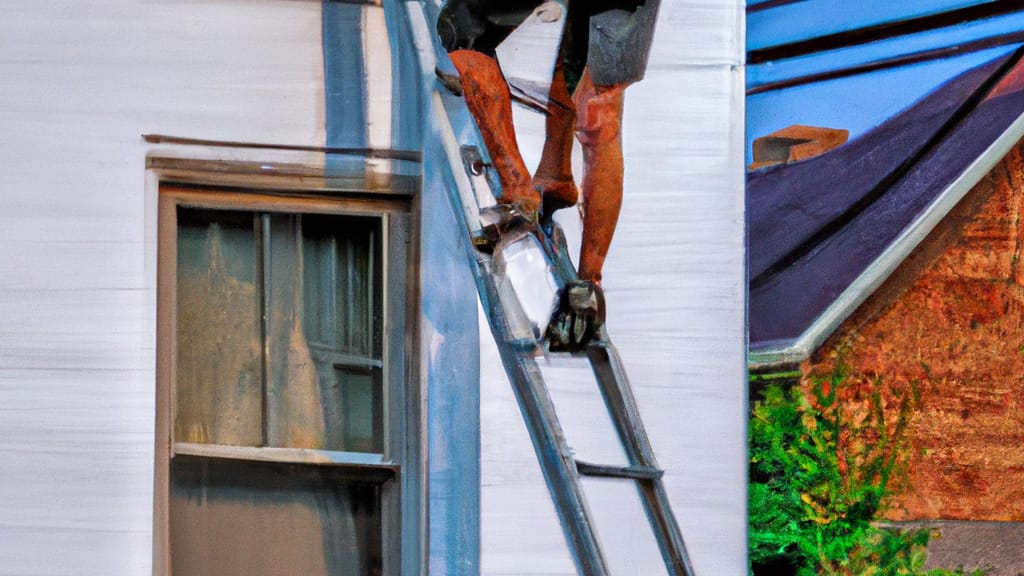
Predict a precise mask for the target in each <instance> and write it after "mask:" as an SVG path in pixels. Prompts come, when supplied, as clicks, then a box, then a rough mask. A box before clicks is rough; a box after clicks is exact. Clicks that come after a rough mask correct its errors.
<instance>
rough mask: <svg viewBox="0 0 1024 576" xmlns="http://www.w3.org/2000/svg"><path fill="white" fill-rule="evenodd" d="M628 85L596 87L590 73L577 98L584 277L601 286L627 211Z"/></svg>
mask: <svg viewBox="0 0 1024 576" xmlns="http://www.w3.org/2000/svg"><path fill="white" fill-rule="evenodd" d="M625 90H626V85H625V84H621V85H616V86H595V85H594V83H593V81H592V80H591V79H590V73H589V72H586V71H584V73H583V78H582V79H581V80H580V85H579V87H578V88H577V90H576V94H575V95H574V97H573V99H574V100H575V101H576V107H577V110H578V114H579V119H578V126H577V132H576V134H577V136H578V137H579V140H580V143H581V144H582V145H583V160H584V174H583V241H582V246H581V247H580V263H579V276H580V279H582V280H588V281H591V282H594V283H598V284H599V283H600V282H601V270H602V268H603V267H604V261H605V258H606V257H607V256H608V248H609V246H611V242H612V236H613V235H614V233H615V225H616V224H617V223H618V220H619V209H620V208H621V207H622V178H623V160H622V132H621V127H622V104H623V96H624V93H625Z"/></svg>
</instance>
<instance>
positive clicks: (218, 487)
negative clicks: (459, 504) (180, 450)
mask: <svg viewBox="0 0 1024 576" xmlns="http://www.w3.org/2000/svg"><path fill="white" fill-rule="evenodd" d="M344 474H345V472H344V471H342V470H340V469H337V468H327V467H317V466H302V465H293V464H270V463H262V462H246V461H235V460H208V459H204V458H191V457H184V456H177V457H175V458H174V459H173V460H172V462H171V566H172V569H173V573H174V574H175V575H177V576H235V575H238V576H243V575H244V576H264V575H266V576H270V575H275V576H277V575H281V574H301V575H303V576H306V575H308V576H319V575H325V576H326V575H330V576H363V575H379V574H382V573H383V571H382V555H381V554H382V543H381V537H382V530H381V525H382V524H381V489H380V487H379V486H378V485H376V484H374V483H372V482H365V481H364V482H360V481H353V480H352V479H349V478H345V477H344Z"/></svg>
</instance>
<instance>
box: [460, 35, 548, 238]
mask: <svg viewBox="0 0 1024 576" xmlns="http://www.w3.org/2000/svg"><path fill="white" fill-rule="evenodd" d="M449 56H450V57H451V60H452V63H453V64H454V65H455V68H456V69H457V70H458V71H459V81H460V83H461V84H462V93H463V95H464V96H465V98H466V105H467V106H468V107H469V111H470V113H471V114H472V115H473V118H474V119H475V120H476V122H477V125H478V126H479V127H480V132H481V134H482V136H483V138H484V144H485V145H486V146H487V152H488V153H489V154H490V157H491V161H492V162H493V163H494V167H495V169H496V170H497V172H498V179H499V180H500V181H501V198H499V199H498V201H499V202H500V203H502V204H514V205H516V206H517V208H518V209H519V211H520V212H521V213H522V214H523V215H525V216H526V217H527V218H528V219H530V220H533V219H535V217H536V214H537V211H538V209H539V208H540V194H539V193H538V192H537V191H536V190H535V189H534V188H533V186H532V185H531V182H530V172H529V171H528V170H527V169H526V164H525V163H524V162H523V157H522V156H521V155H520V153H519V146H518V144H517V143H516V133H515V129H514V127H513V125H512V96H511V94H510V93H509V89H508V84H507V83H506V82H505V77H504V76H503V75H502V73H501V69H500V68H499V67H498V62H497V60H495V59H494V58H491V57H490V56H487V55H485V54H482V53H480V52H476V51H474V50H455V51H453V52H451V53H449Z"/></svg>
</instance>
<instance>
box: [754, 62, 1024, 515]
mask: <svg viewBox="0 0 1024 576" xmlns="http://www.w3.org/2000/svg"><path fill="white" fill-rule="evenodd" d="M1021 54H1022V52H1021V50H1020V49H1019V48H1018V49H1016V50H1011V51H1008V52H1007V53H1004V54H1002V55H999V56H997V57H995V58H993V59H991V60H990V61H989V62H986V63H983V64H981V65H979V66H976V67H974V68H971V69H969V70H966V71H964V72H963V73H961V74H959V75H957V76H955V77H953V78H951V79H950V80H949V81H947V82H945V83H944V84H942V85H941V86H940V87H938V88H937V89H935V90H933V91H932V92H931V93H929V94H927V95H926V96H924V97H923V98H921V99H920V100H919V101H917V102H916V103H914V104H913V105H911V106H909V107H908V108H906V109H905V110H903V111H902V112H900V113H898V114H895V115H893V116H892V117H890V118H889V119H887V120H885V121H884V122H883V123H881V124H880V125H878V126H877V127H876V128H874V129H872V130H869V131H867V132H866V133H864V134H863V135H860V136H859V137H857V138H853V139H851V141H850V142H849V143H847V144H845V145H843V146H841V147H839V148H836V149H835V150H832V151H829V152H826V153H824V154H822V155H820V156H817V157H814V158H811V159H808V160H805V161H797V162H791V163H786V164H778V165H774V166H769V167H766V168H763V169H760V170H756V171H752V172H750V173H748V185H747V195H748V226H749V238H750V255H749V260H750V350H751V352H750V362H751V366H752V369H753V370H755V371H767V372H772V371H780V370H785V369H787V367H788V368H792V367H795V366H796V365H798V364H799V365H800V366H801V367H802V370H803V373H804V377H805V378H806V377H808V376H814V375H821V374H827V373H828V372H829V371H830V370H831V369H832V367H834V366H835V363H836V362H843V363H844V364H846V365H847V366H848V367H849V370H850V376H849V377H848V384H849V385H850V386H851V387H856V386H857V385H858V384H862V383H869V382H871V381H872V380H873V379H874V378H879V379H881V381H882V382H883V383H884V384H885V385H886V386H888V387H890V389H893V388H900V387H903V388H905V387H906V386H908V385H910V384H913V385H915V386H916V387H917V388H918V390H919V391H920V404H919V409H918V410H917V411H916V412H915V413H914V415H913V421H912V424H911V428H910V438H911V446H910V450H909V452H908V453H909V454H910V455H911V466H910V472H909V474H910V476H909V484H908V485H907V486H906V487H905V490H904V491H903V492H902V493H900V494H898V495H897V497H896V498H895V500H894V502H893V504H894V508H893V509H891V510H890V511H889V512H888V514H889V516H890V517H891V518H894V519H937V518H953V519H972V520H1017V521H1020V520H1024V507H1022V505H1021V502H1022V501H1024V492H1022V488H1021V483H1020V481H1019V480H1020V478H1021V477H1022V472H1024V468H1022V465H1024V451H1022V450H1021V449H1020V448H1019V445H1020V444H1021V439H1022V438H1024V410H1022V408H1024V381H1022V376H1021V375H1022V374H1024V372H1022V362H1024V355H1022V351H1024V331H1022V330H1021V323H1020V321H1021V309H1022V308H1021V306H1022V300H1021V294H1022V292H1021V288H1022V287H1024V285H1022V284H1021V282H1022V279H1024V275H1022V274H1021V272H1020V271H1019V266H1020V264H1019V262H1018V260H1019V256H1020V249H1021V240H1020V238H1021V236H1020V234H1021V232H1024V230H1022V229H1021V227H1020V203H1021V201H1022V198H1024V184H1022V182H1024V180H1022V176H1024V174H1022V165H1021V151H1022V147H1024V143H1022V138H1024V62H1022V60H1021Z"/></svg>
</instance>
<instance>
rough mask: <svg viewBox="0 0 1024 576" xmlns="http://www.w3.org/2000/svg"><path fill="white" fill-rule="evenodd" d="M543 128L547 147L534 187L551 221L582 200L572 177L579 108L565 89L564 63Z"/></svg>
mask: <svg viewBox="0 0 1024 576" xmlns="http://www.w3.org/2000/svg"><path fill="white" fill-rule="evenodd" d="M544 128H545V138H544V148H543V150H542V151H541V157H540V163H539V164H538V165H537V170H536V171H535V172H534V173H533V186H534V188H536V189H537V190H538V191H539V192H540V193H541V203H542V209H541V212H542V214H543V216H544V217H545V218H550V217H551V214H552V213H554V211H555V210H560V209H562V208H567V207H569V206H573V205H575V204H576V201H577V200H578V198H579V192H578V191H577V189H576V182H575V181H573V176H572V143H573V134H574V132H575V131H576V105H575V104H574V103H573V101H572V96H570V95H569V89H568V88H567V87H566V84H565V74H564V72H563V67H562V65H561V63H559V64H558V65H556V66H555V72H554V77H553V78H552V81H551V92H550V95H549V97H548V103H547V116H546V117H545V126H544Z"/></svg>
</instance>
